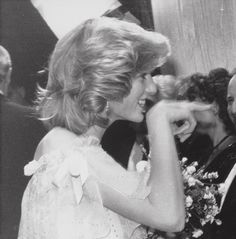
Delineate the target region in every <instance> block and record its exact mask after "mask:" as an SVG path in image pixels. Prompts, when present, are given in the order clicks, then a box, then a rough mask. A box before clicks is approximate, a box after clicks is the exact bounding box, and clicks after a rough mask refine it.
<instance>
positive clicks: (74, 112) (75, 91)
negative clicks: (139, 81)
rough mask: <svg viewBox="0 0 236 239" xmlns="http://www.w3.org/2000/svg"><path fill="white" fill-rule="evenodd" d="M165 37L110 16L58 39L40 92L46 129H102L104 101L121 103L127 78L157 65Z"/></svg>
mask: <svg viewBox="0 0 236 239" xmlns="http://www.w3.org/2000/svg"><path fill="white" fill-rule="evenodd" d="M169 54H170V45H169V41H168V39H167V38H166V37H164V36H163V35H161V34H159V33H156V32H149V31H146V30H144V29H143V28H141V27H140V26H138V25H136V24H134V23H128V22H124V21H121V20H118V19H114V18H107V17H101V18H96V19H89V20H87V21H85V22H84V23H82V24H80V25H79V26H78V27H77V28H75V29H74V30H72V31H71V32H70V33H68V34H67V35H66V36H65V37H64V38H62V39H61V40H59V41H58V43H57V44H56V47H55V49H54V52H53V54H52V56H51V59H50V63H49V79H48V83H47V87H46V90H45V91H41V93H40V105H39V107H40V111H41V115H42V118H43V119H45V120H46V121H47V122H48V123H49V124H50V126H51V127H54V126H61V127H65V128H67V129H69V130H71V131H73V132H74V133H77V134H81V133H83V132H85V131H86V130H87V129H88V128H89V127H90V126H92V125H98V126H100V127H106V126H107V124H108V119H105V118H103V117H101V113H102V112H103V111H104V109H105V107H106V104H107V101H122V99H123V98H124V97H125V96H127V95H128V94H129V92H130V89H131V87H132V80H133V79H134V78H135V77H136V76H137V75H138V74H142V73H147V72H151V71H152V70H153V69H154V68H156V67H157V66H160V65H162V64H163V63H164V62H165V60H166V57H167V56H168V55H169Z"/></svg>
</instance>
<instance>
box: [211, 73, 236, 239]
mask: <svg viewBox="0 0 236 239" xmlns="http://www.w3.org/2000/svg"><path fill="white" fill-rule="evenodd" d="M227 102H228V113H229V116H230V119H231V120H232V122H233V123H234V127H235V128H236V121H235V119H236V75H233V76H232V78H231V80H230V82H229V85H228V91H227ZM235 175H236V166H234V168H233V169H232V170H231V172H230V174H229V176H228V178H227V183H226V189H225V190H226V192H225V193H226V195H225V199H224V201H223V204H222V208H221V212H220V215H219V216H220V219H221V221H222V225H221V226H220V227H216V228H213V229H212V236H211V238H212V239H221V238H227V239H234V238H235V235H236V223H235V218H236V177H235Z"/></svg>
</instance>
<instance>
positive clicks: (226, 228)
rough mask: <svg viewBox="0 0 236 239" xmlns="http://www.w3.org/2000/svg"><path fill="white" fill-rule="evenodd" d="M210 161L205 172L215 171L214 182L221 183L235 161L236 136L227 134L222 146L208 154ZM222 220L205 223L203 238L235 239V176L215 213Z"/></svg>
mask: <svg viewBox="0 0 236 239" xmlns="http://www.w3.org/2000/svg"><path fill="white" fill-rule="evenodd" d="M210 159H212V161H211V163H210V164H209V165H208V166H207V167H206V168H205V171H207V172H214V171H217V172H218V174H219V177H218V178H217V179H216V180H214V183H222V182H224V181H225V179H226V178H227V176H228V174H229V173H230V171H231V169H232V168H233V166H234V164H235V163H236V136H234V135H231V136H229V137H228V138H227V139H226V140H225V141H224V142H223V143H222V147H221V148H220V149H219V150H218V151H217V150H216V151H215V152H214V153H212V155H211V156H210ZM217 217H218V218H219V219H221V221H222V225H220V226H217V225H216V224H214V223H213V224H211V225H207V226H206V228H205V233H204V234H203V237H201V238H204V239H235V238H236V178H235V179H234V180H233V182H232V183H231V186H230V188H229V190H228V193H227V195H226V198H225V201H224V204H223V207H222V210H221V212H220V214H219V215H217Z"/></svg>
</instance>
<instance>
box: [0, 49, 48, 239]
mask: <svg viewBox="0 0 236 239" xmlns="http://www.w3.org/2000/svg"><path fill="white" fill-rule="evenodd" d="M11 72H12V63H11V57H10V54H9V52H8V51H7V50H6V49H5V48H4V47H3V46H0V103H1V107H0V147H1V148H0V152H1V153H0V156H1V157H0V191H1V193H0V217H1V222H0V238H4V239H16V238H17V233H18V226H19V219H20V211H21V198H22V195H23V191H24V189H25V187H26V184H27V182H28V179H27V178H25V177H24V173H23V166H24V165H25V164H26V162H28V161H29V160H30V159H31V158H32V157H33V155H34V151H35V148H36V146H37V144H38V143H39V141H40V140H41V138H42V137H43V136H44V135H45V134H46V130H45V128H44V126H43V124H42V123H41V122H40V121H39V120H38V119H36V117H35V116H34V110H33V109H31V108H28V107H24V106H21V105H18V104H16V103H13V102H11V101H10V100H9V99H8V92H9V90H8V89H9V88H8V87H9V84H10V81H11Z"/></svg>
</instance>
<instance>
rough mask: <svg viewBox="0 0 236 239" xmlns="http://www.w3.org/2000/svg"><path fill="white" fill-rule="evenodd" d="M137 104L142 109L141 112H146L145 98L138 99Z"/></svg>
mask: <svg viewBox="0 0 236 239" xmlns="http://www.w3.org/2000/svg"><path fill="white" fill-rule="evenodd" d="M138 105H139V107H140V108H141V109H142V113H145V112H146V100H145V99H141V100H139V101H138Z"/></svg>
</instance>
